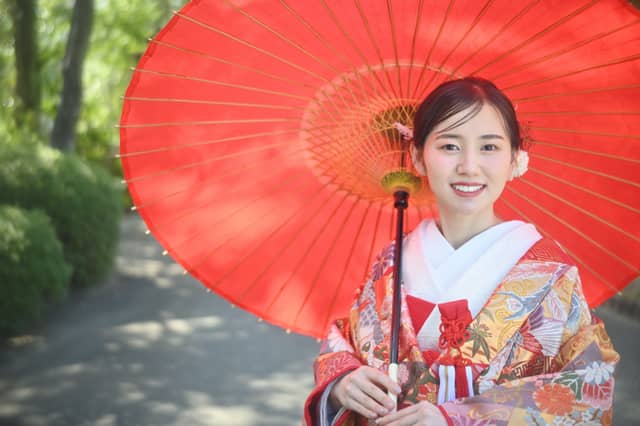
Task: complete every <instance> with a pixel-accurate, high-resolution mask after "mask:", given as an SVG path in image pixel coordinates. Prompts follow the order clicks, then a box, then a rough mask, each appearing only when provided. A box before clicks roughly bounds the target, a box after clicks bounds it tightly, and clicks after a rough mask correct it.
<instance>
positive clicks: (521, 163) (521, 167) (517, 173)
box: [511, 149, 529, 179]
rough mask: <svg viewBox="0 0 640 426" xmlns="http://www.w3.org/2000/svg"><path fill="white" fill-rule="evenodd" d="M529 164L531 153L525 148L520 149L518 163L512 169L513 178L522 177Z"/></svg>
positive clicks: (517, 157)
mask: <svg viewBox="0 0 640 426" xmlns="http://www.w3.org/2000/svg"><path fill="white" fill-rule="evenodd" d="M528 166H529V153H528V152H527V151H525V150H524V149H519V150H518V154H517V155H516V164H515V165H514V166H513V170H512V171H511V179H514V178H518V177H521V176H522V175H524V174H525V173H526V171H527V170H529V169H528Z"/></svg>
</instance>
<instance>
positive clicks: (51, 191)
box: [0, 144, 122, 288]
mask: <svg viewBox="0 0 640 426" xmlns="http://www.w3.org/2000/svg"><path fill="white" fill-rule="evenodd" d="M120 196H121V194H120V189H119V188H118V184H117V183H116V181H115V179H114V178H113V177H111V176H110V175H108V174H107V173H106V172H105V171H104V170H103V169H102V168H100V167H98V166H92V165H89V164H87V163H86V162H84V161H82V160H81V159H80V158H79V157H77V156H75V155H70V154H62V153H61V152H60V151H58V150H55V149H52V148H48V147H45V146H33V145H30V146H29V145H27V146H19V145H17V146H9V145H7V144H0V203H4V204H15V205H18V206H21V207H24V208H27V209H30V208H38V209H41V210H43V211H44V212H45V213H46V214H47V215H48V216H49V217H50V218H51V222H52V223H53V226H54V228H55V230H56V233H57V235H58V239H59V240H60V241H61V242H62V246H63V249H64V257H65V259H66V260H67V262H68V263H69V264H70V265H71V266H72V267H73V276H72V278H71V286H72V287H75V288H80V287H86V286H89V285H92V284H94V283H96V282H98V281H100V280H101V279H102V278H104V276H105V275H106V273H107V272H108V271H109V269H110V268H111V266H112V264H113V259H114V256H115V250H116V244H117V240H118V228H119V223H120V218H121V216H122V210H121V204H120Z"/></svg>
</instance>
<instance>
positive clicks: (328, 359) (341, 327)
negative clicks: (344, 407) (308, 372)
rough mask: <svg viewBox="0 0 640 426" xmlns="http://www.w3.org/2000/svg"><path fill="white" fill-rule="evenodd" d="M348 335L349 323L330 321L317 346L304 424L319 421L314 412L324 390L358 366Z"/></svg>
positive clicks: (317, 408) (359, 364) (317, 411)
mask: <svg viewBox="0 0 640 426" xmlns="http://www.w3.org/2000/svg"><path fill="white" fill-rule="evenodd" d="M350 336H351V333H350V325H349V322H348V321H347V320H337V321H335V322H334V324H332V326H331V328H330V329H329V333H328V334H327V338H326V339H325V340H324V341H323V343H322V345H321V348H320V355H318V357H317V358H316V360H315V362H314V365H313V371H314V379H315V383H316V386H315V387H314V389H313V390H312V391H311V394H310V395H309V396H308V397H307V401H306V403H305V407H304V421H305V424H306V425H309V426H311V425H320V424H322V422H320V421H319V418H318V417H319V415H318V413H319V405H320V404H321V401H322V400H324V401H325V404H326V398H327V396H326V391H328V390H329V389H330V386H333V384H334V382H335V381H336V380H337V379H338V378H340V377H342V376H343V375H345V374H347V373H348V372H350V371H352V370H355V369H356V368H358V367H360V366H361V365H362V362H361V361H360V359H359V358H358V357H357V355H356V353H355V351H354V349H353V345H352V343H351V338H350ZM323 405H324V404H323ZM338 414H343V413H338Z"/></svg>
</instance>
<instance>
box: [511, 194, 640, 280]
mask: <svg viewBox="0 0 640 426" xmlns="http://www.w3.org/2000/svg"><path fill="white" fill-rule="evenodd" d="M507 189H509V190H510V191H511V192H512V193H513V194H515V195H517V196H518V197H520V198H522V199H523V200H525V201H526V202H528V203H529V204H531V205H532V206H534V207H536V208H537V209H538V210H540V211H541V212H543V213H545V214H546V215H547V216H549V217H552V218H553V219H555V220H556V221H558V222H560V223H561V224H563V225H564V226H566V227H567V228H568V229H570V230H572V231H573V232H575V233H576V234H578V235H579V236H581V237H582V238H583V239H584V240H585V241H588V242H590V243H591V244H592V245H593V246H595V247H597V248H599V249H600V250H602V251H603V252H604V253H606V254H607V255H609V257H610V258H611V259H614V260H617V261H618V262H619V263H621V264H623V265H624V266H626V267H627V268H629V269H630V270H631V271H634V272H635V273H637V274H640V267H638V266H636V265H632V264H631V263H629V262H627V261H626V260H624V259H622V258H621V257H620V256H618V255H617V254H615V253H614V252H612V251H611V250H609V249H608V248H606V247H604V246H603V245H602V244H600V243H598V242H597V241H595V240H594V239H593V238H590V237H589V236H587V235H586V234H585V233H584V232H582V231H580V230H579V229H578V228H576V227H575V226H573V225H571V224H570V223H569V222H567V221H566V220H564V219H561V218H560V217H558V216H557V215H556V214H554V213H553V212H551V211H550V210H549V209H546V208H544V207H542V206H541V205H540V204H538V203H536V202H535V201H533V200H532V199H531V198H529V197H526V196H524V195H522V194H521V193H519V192H518V191H516V190H514V189H513V188H507Z"/></svg>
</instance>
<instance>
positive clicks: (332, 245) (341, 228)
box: [265, 194, 358, 324]
mask: <svg viewBox="0 0 640 426" xmlns="http://www.w3.org/2000/svg"><path fill="white" fill-rule="evenodd" d="M348 197H349V194H345V195H344V198H343V200H342V201H341V202H340V204H339V205H338V207H336V210H334V212H333V214H332V215H330V216H329V217H328V220H327V221H326V222H325V223H324V226H323V227H322V228H323V229H327V228H328V225H329V222H330V221H331V219H332V218H333V216H334V214H335V213H336V212H337V211H338V210H339V209H340V207H342V203H343V202H344V201H346V200H347V198H348ZM357 205H358V200H357V199H354V200H353V204H351V207H350V208H349V209H348V213H347V214H346V215H345V217H344V218H343V219H342V222H341V223H340V224H339V226H338V231H337V232H335V233H334V236H333V239H332V240H331V243H330V244H329V250H325V252H324V256H323V257H322V260H321V261H320V266H319V268H318V271H317V272H316V273H315V277H314V278H313V280H312V281H311V284H310V285H309V288H308V289H307V294H306V295H305V296H304V299H303V300H302V301H301V302H300V307H299V308H298V311H297V313H296V315H295V317H294V320H293V324H295V323H296V322H297V319H298V317H299V316H300V312H301V311H302V308H303V307H304V306H305V305H306V303H307V301H308V300H309V297H311V293H313V290H314V289H315V287H316V285H317V284H318V277H319V276H320V273H321V272H322V270H323V269H324V267H325V266H326V264H327V260H328V259H329V256H330V255H331V254H332V253H333V251H334V250H335V247H336V243H337V242H338V238H340V236H341V234H342V232H343V231H344V228H345V226H346V225H347V221H348V220H349V218H350V217H351V215H353V212H354V211H355V208H356V207H357ZM331 229H333V227H331ZM324 232H326V231H324ZM324 232H323V231H320V232H318V233H317V234H316V235H315V237H314V239H313V241H312V242H311V244H310V245H309V247H307V250H305V252H304V255H303V256H302V258H301V259H300V260H299V261H298V263H297V264H296V266H295V268H294V269H293V270H292V271H291V273H290V274H289V277H288V278H287V280H286V281H285V282H283V283H282V285H281V286H280V288H279V289H278V291H277V292H276V295H275V297H273V298H272V300H271V303H270V304H269V306H267V308H266V310H265V312H269V311H270V310H271V308H272V307H273V305H274V304H275V303H276V301H277V300H278V299H279V298H280V295H281V294H282V292H283V291H284V289H285V288H286V287H287V286H288V285H289V283H290V282H291V278H292V277H293V276H294V275H295V273H296V272H297V271H298V269H300V267H301V266H302V264H303V263H304V261H305V260H306V258H307V256H309V254H311V250H312V249H313V247H314V246H315V245H316V244H317V242H318V240H319V239H320V237H321V236H322V235H323V234H324Z"/></svg>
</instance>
